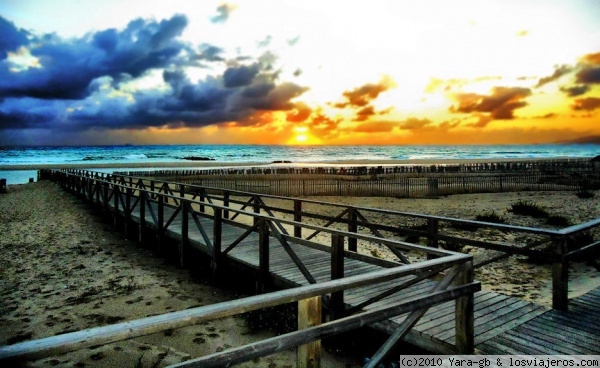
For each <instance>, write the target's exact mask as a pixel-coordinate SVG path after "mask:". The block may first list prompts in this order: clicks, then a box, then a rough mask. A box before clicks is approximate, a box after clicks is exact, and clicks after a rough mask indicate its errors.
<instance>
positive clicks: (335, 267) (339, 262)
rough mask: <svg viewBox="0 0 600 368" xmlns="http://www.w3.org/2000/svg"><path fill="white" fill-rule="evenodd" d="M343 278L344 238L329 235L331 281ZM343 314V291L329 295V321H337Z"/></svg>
mask: <svg viewBox="0 0 600 368" xmlns="http://www.w3.org/2000/svg"><path fill="white" fill-rule="evenodd" d="M343 277H344V237H343V236H341V235H338V234H332V235H331V279H332V280H337V279H341V278H343ZM343 314H344V290H340V291H336V292H333V293H331V319H332V320H333V319H338V318H340V317H342V316H343Z"/></svg>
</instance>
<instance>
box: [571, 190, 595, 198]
mask: <svg viewBox="0 0 600 368" xmlns="http://www.w3.org/2000/svg"><path fill="white" fill-rule="evenodd" d="M576 195H577V197H579V198H581V199H590V198H594V196H595V195H596V193H594V192H592V191H591V190H585V189H583V190H580V191H579V192H577V193H576Z"/></svg>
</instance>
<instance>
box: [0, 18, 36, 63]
mask: <svg viewBox="0 0 600 368" xmlns="http://www.w3.org/2000/svg"><path fill="white" fill-rule="evenodd" d="M0 35H1V36H0V60H3V59H6V56H7V55H8V52H10V51H16V50H17V49H18V48H19V47H21V46H24V45H27V44H28V43H29V40H28V37H29V32H27V31H25V30H23V29H19V28H17V27H16V26H15V25H14V23H12V22H10V21H8V20H6V19H4V18H2V17H0Z"/></svg>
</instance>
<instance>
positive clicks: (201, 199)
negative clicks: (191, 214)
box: [200, 189, 206, 213]
mask: <svg viewBox="0 0 600 368" xmlns="http://www.w3.org/2000/svg"><path fill="white" fill-rule="evenodd" d="M205 197H206V196H205V195H204V189H200V212H202V213H204V199H205Z"/></svg>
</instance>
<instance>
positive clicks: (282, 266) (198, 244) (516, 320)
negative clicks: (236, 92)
mask: <svg viewBox="0 0 600 368" xmlns="http://www.w3.org/2000/svg"><path fill="white" fill-rule="evenodd" d="M175 211H176V208H175V206H165V218H169V217H170V216H172V215H173V214H174V213H175ZM189 216H190V219H189V221H190V223H192V221H194V220H193V219H192V218H191V215H189ZM132 218H133V220H134V221H135V222H136V223H139V220H140V217H139V210H134V212H133V213H132ZM198 219H199V221H200V223H201V226H202V227H203V228H204V230H205V232H206V233H208V234H211V233H212V227H213V221H212V219H211V218H210V217H204V216H200V217H199V218H198ZM146 220H147V222H146V224H147V225H150V226H152V221H151V215H150V214H149V211H146ZM181 222H182V219H181V214H179V215H178V217H176V218H175V219H174V220H173V222H172V223H171V225H170V226H169V228H168V230H167V233H168V234H169V236H170V237H171V238H174V239H180V238H181ZM245 230H246V229H244V228H242V227H235V226H232V225H228V224H223V240H224V241H225V238H227V239H228V240H229V241H232V240H234V239H236V238H238V237H239V236H240V235H242V234H243V233H244V232H245ZM189 239H190V243H191V245H192V246H193V247H194V248H195V249H197V250H200V251H202V252H205V253H207V254H208V253H209V249H208V248H207V246H206V243H205V240H204V238H203V235H202V234H201V232H200V231H199V230H198V228H196V227H190V228H189ZM272 240H273V241H270V242H269V244H270V249H269V251H270V272H271V277H273V278H274V279H275V280H276V282H277V284H278V285H280V286H283V287H294V286H300V285H307V284H308V283H309V282H308V281H307V279H306V277H305V276H304V275H303V274H302V273H301V272H300V270H299V269H298V268H297V267H295V265H294V264H293V263H292V262H291V260H290V257H289V256H288V254H287V253H286V252H285V251H284V250H283V248H282V247H280V246H277V244H276V243H277V241H276V240H275V239H272ZM258 242H259V239H258V235H257V234H256V233H251V234H249V235H248V237H247V238H246V239H245V240H244V241H242V242H241V243H240V244H239V245H238V246H236V247H235V248H234V249H233V250H232V251H231V252H229V253H228V255H227V257H228V260H229V261H230V262H234V263H237V264H238V265H243V266H245V267H248V268H251V269H255V270H257V269H258V267H259V257H258V254H259V252H258ZM290 246H291V247H292V248H293V250H294V251H295V252H296V254H297V255H298V257H299V258H300V259H301V260H302V262H303V263H304V264H305V266H306V267H307V269H308V270H309V271H310V273H311V274H312V275H313V276H314V278H315V280H316V281H317V282H323V281H328V280H331V277H330V275H331V264H330V255H329V253H327V252H326V251H324V250H319V249H314V248H310V247H306V246H302V245H298V244H290ZM382 268H383V267H382V266H379V265H376V264H371V263H368V262H364V261H360V260H356V259H349V258H347V259H346V260H345V262H344V275H345V276H352V275H356V274H361V273H368V272H372V271H375V270H378V269H382ZM404 281H406V280H405V279H399V280H392V281H389V282H386V283H382V284H379V285H377V286H376V287H372V286H369V287H363V288H356V289H352V290H348V291H346V293H345V295H344V302H345V304H346V308H352V307H355V306H357V305H359V304H361V303H363V302H365V301H367V300H369V299H370V298H371V297H373V296H375V295H377V294H378V293H380V292H382V291H384V290H386V289H389V288H391V287H394V286H395V285H399V284H401V283H402V282H404ZM435 283H436V282H435V281H428V282H427V281H426V282H425V283H420V284H418V285H415V286H412V287H409V288H407V289H405V290H404V291H403V292H402V293H396V294H394V295H392V296H389V297H386V298H384V299H382V300H379V301H377V302H375V303H373V304H370V305H367V306H365V307H364V308H363V309H364V310H373V309H376V308H379V307H381V306H383V305H385V304H393V303H397V302H401V301H403V300H406V299H409V298H412V297H415V296H418V295H423V294H426V293H428V292H430V289H431V288H433V286H434V285H435ZM428 286H430V287H428ZM455 306H456V303H455V302H454V301H449V302H446V303H443V304H439V305H437V306H434V307H432V308H430V309H429V311H428V312H427V313H426V314H425V315H424V316H423V317H422V318H421V319H420V320H419V322H418V323H417V324H416V326H415V327H414V328H413V329H412V330H411V331H410V332H409V333H408V334H407V335H406V337H405V338H404V339H405V341H407V342H410V343H412V344H414V345H416V346H419V347H421V348H423V349H427V350H429V351H433V352H436V353H447V354H452V353H454V352H455V350H454V349H455V332H456V329H455ZM547 312H548V308H546V307H543V306H540V305H536V304H534V303H531V302H527V301H523V300H521V299H518V298H514V297H509V296H506V295H502V294H498V293H495V292H491V291H479V292H477V293H475V295H474V315H475V347H476V349H479V350H480V351H481V352H482V353H488V351H487V348H486V347H487V346H488V345H486V343H488V342H489V341H490V340H492V341H494V339H496V338H500V337H502V336H504V335H505V334H506V333H509V332H511V331H513V330H514V329H515V327H518V326H521V325H523V324H524V323H527V322H529V321H530V320H532V319H535V318H536V317H538V316H540V315H543V314H544V313H547ZM407 316H408V314H404V315H401V316H398V317H396V318H392V319H390V320H389V321H386V322H380V323H378V324H376V325H375V327H376V328H377V329H379V330H380V331H383V332H385V333H390V334H391V333H392V332H393V331H394V330H395V329H396V328H398V326H399V325H400V324H401V323H402V322H403V321H404V320H405V319H406V318H407ZM556 328H558V329H560V328H562V327H560V326H559V327H556ZM599 335H600V333H599ZM532 351H535V350H532ZM489 353H492V351H490V352H489ZM581 353H583V351H582V352H581Z"/></svg>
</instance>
